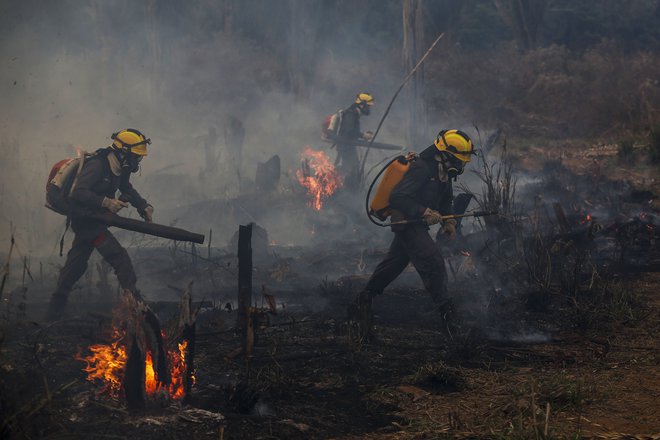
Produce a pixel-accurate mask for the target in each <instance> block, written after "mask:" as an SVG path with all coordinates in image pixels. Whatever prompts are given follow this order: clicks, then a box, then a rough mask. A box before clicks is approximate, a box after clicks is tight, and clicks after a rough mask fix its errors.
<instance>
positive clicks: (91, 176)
mask: <svg viewBox="0 0 660 440" xmlns="http://www.w3.org/2000/svg"><path fill="white" fill-rule="evenodd" d="M108 154H112V153H111V150H109V149H107V148H106V149H100V150H98V151H97V152H96V153H95V154H94V155H92V156H91V157H89V158H87V159H86V161H85V164H84V165H83V168H82V170H81V172H80V175H79V176H78V180H77V181H76V184H75V187H74V188H73V189H72V191H71V194H70V195H69V201H70V202H71V205H72V206H73V216H80V215H84V213H86V212H89V211H92V212H101V211H103V209H104V208H103V207H102V206H101V204H102V203H103V198H104V197H108V198H114V197H115V196H116V194H117V191H118V190H119V191H120V192H121V194H122V199H123V200H127V201H128V202H129V203H130V204H131V205H133V206H134V207H135V208H136V209H137V210H138V211H142V210H144V209H145V208H146V207H147V205H148V203H147V201H146V200H145V199H143V198H142V196H140V194H139V193H138V192H137V191H136V190H135V188H133V185H131V183H130V182H129V180H128V178H127V177H128V176H125V177H124V178H122V176H121V175H120V176H116V175H115V174H114V173H113V172H112V170H111V168H110V163H109V162H108Z"/></svg>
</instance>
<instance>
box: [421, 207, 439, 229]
mask: <svg viewBox="0 0 660 440" xmlns="http://www.w3.org/2000/svg"><path fill="white" fill-rule="evenodd" d="M422 220H424V223H426V224H427V225H429V226H431V225H435V224H437V223H440V222H441V221H442V214H440V213H439V212H438V211H436V210H434V209H431V208H426V210H425V211H424V214H422Z"/></svg>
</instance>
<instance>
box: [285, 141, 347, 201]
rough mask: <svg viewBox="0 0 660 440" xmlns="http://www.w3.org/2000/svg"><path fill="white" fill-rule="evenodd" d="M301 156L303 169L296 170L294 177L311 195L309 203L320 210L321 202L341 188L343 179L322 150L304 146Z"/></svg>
mask: <svg viewBox="0 0 660 440" xmlns="http://www.w3.org/2000/svg"><path fill="white" fill-rule="evenodd" d="M301 158H302V160H303V169H302V170H297V171H296V177H297V178H298V182H300V184H301V185H302V186H304V187H305V188H307V194H308V195H309V196H310V197H311V200H310V201H309V205H310V206H311V207H313V208H314V209H316V210H317V211H320V210H321V206H323V202H324V201H325V200H326V199H327V198H328V197H330V196H331V195H332V194H333V193H334V192H335V191H337V189H338V188H341V187H342V185H343V184H344V181H343V179H342V177H341V176H340V175H339V173H338V172H337V170H336V169H335V167H334V165H333V164H332V162H330V158H329V157H328V155H327V154H325V153H324V152H323V151H315V150H312V149H311V148H309V147H305V149H304V150H303V152H302V153H301Z"/></svg>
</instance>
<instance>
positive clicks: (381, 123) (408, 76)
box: [360, 32, 445, 181]
mask: <svg viewBox="0 0 660 440" xmlns="http://www.w3.org/2000/svg"><path fill="white" fill-rule="evenodd" d="M444 36H445V34H444V32H443V33H441V34H440V35H439V36H438V38H436V39H435V41H434V42H433V44H431V46H429V48H428V49H427V50H426V52H425V53H424V55H422V57H421V58H420V59H419V61H417V64H416V65H415V67H413V69H412V70H411V71H410V72H408V75H406V77H405V78H404V79H403V81H402V82H401V85H400V86H399V88H398V89H397V90H396V92H395V93H394V96H392V99H391V100H390V103H389V104H388V106H387V108H386V109H385V113H384V114H383V117H382V118H380V122H378V127H376V131H375V132H374V135H373V136H372V137H371V139H370V141H369V143H370V144H373V143H374V141H375V140H376V136H378V132H379V131H380V128H381V127H382V126H383V122H385V118H386V117H387V115H388V114H389V113H390V109H391V108H392V104H394V101H395V100H396V98H397V96H399V93H400V92H401V90H402V89H403V87H404V86H405V85H406V83H407V82H408V81H409V80H410V78H412V77H413V75H414V74H415V72H417V69H419V66H421V65H422V63H423V62H424V60H426V57H428V56H429V54H430V53H431V51H432V50H433V48H434V47H435V45H436V44H438V41H440V39H441V38H442V37H444ZM370 149H371V145H370V146H369V147H367V151H365V152H364V156H363V157H362V164H360V181H361V180H362V177H363V176H364V166H365V164H366V163H367V156H368V155H369V150H370Z"/></svg>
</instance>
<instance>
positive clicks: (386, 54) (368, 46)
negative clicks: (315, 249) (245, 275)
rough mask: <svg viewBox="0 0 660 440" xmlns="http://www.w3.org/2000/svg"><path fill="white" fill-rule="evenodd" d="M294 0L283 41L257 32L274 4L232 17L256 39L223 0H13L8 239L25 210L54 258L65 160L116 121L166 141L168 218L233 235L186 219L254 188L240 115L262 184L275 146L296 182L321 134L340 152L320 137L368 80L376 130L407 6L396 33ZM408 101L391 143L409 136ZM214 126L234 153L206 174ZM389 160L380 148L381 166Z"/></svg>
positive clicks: (163, 176) (153, 163)
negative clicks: (231, 132)
mask: <svg viewBox="0 0 660 440" xmlns="http://www.w3.org/2000/svg"><path fill="white" fill-rule="evenodd" d="M281 3H282V4H283V5H284V6H287V5H288V6H289V8H284V10H282V11H280V12H279V14H278V16H276V17H269V18H270V19H271V20H273V21H279V22H281V23H282V25H281V26H280V27H279V29H281V30H282V34H273V35H269V36H268V38H270V39H273V41H275V40H282V39H284V40H285V41H288V42H289V43H288V47H289V51H288V52H287V53H280V52H278V50H279V49H276V45H273V46H272V47H269V46H268V45H267V44H265V45H264V44H261V45H258V44H256V43H255V41H254V40H255V39H256V37H257V36H259V37H261V36H260V35H258V34H259V32H266V30H264V29H266V28H261V27H260V26H259V23H260V21H263V20H264V19H265V16H264V14H266V13H267V12H268V11H265V10H264V7H265V4H263V3H261V2H247V3H245V5H241V6H240V7H238V6H236V10H235V11H234V12H235V14H234V16H233V20H234V21H233V23H232V24H231V26H233V29H234V30H236V29H237V27H239V26H248V27H249V29H250V32H252V33H254V34H255V38H254V39H251V38H250V37H249V35H250V32H245V29H243V31H244V32H240V33H239V32H231V31H230V29H229V27H230V25H229V24H227V23H226V22H225V23H223V19H224V20H226V19H227V18H226V15H223V11H222V8H221V6H216V5H214V4H212V3H207V2H193V3H186V5H183V3H182V4H178V3H176V2H149V1H147V2H128V1H115V2H109V3H106V2H87V3H83V4H80V3H78V2H66V1H62V2H54V3H49V4H47V5H44V4H41V3H39V2H6V3H5V4H4V6H2V7H1V8H2V16H3V17H4V18H3V19H2V22H3V30H2V42H1V43H0V94H1V95H2V96H3V102H4V105H3V106H2V109H1V110H0V127H2V133H3V136H2V145H1V153H0V154H1V155H2V165H1V166H2V176H3V177H2V181H1V187H0V191H1V195H2V197H1V202H0V203H1V206H0V212H1V217H0V221H1V222H2V224H3V227H2V228H1V229H0V242H4V243H6V242H8V239H9V223H10V222H12V223H13V225H14V226H15V227H16V237H17V240H18V241H19V242H20V243H21V246H22V248H23V249H24V250H26V251H29V252H31V253H32V254H33V255H45V256H48V255H52V254H53V252H54V249H55V247H56V243H57V242H58V239H59V236H60V234H61V232H62V230H63V223H64V221H63V218H62V217H60V216H58V215H57V214H54V213H51V212H49V211H48V210H47V209H45V208H44V206H43V203H44V187H45V180H46V177H47V174H48V171H49V170H50V167H51V166H52V165H53V164H54V163H55V162H56V161H58V160H60V159H62V158H66V157H72V156H74V155H75V151H76V149H77V148H80V149H83V150H85V151H94V150H95V149H97V148H102V147H105V146H107V145H109V144H110V142H111V141H110V134H111V133H112V132H114V131H117V130H119V129H121V128H125V127H133V128H138V129H140V130H141V131H143V132H144V133H145V134H146V135H147V136H148V137H150V138H151V139H152V141H153V144H152V145H151V146H150V149H149V156H148V157H147V158H146V160H145V161H143V168H142V171H141V173H140V174H139V175H134V177H133V179H132V181H133V183H134V186H135V187H136V188H138V190H140V191H141V192H142V194H143V196H145V197H146V198H147V199H148V200H149V201H150V202H151V203H152V204H153V205H154V206H155V207H156V219H157V221H159V222H161V223H165V224H168V223H171V222H173V221H175V220H177V219H182V220H180V221H181V223H178V224H177V225H178V226H181V227H190V228H202V229H203V230H207V229H208V228H211V227H212V228H214V230H215V233H216V238H218V239H219V240H220V241H219V243H221V242H222V240H223V238H226V237H223V234H224V235H225V236H230V235H231V234H233V232H234V230H235V229H236V225H235V224H232V225H219V224H215V222H214V219H213V218H208V219H204V218H197V219H196V221H195V222H194V223H195V224H190V225H189V224H184V223H183V221H184V220H185V219H186V218H191V217H194V215H193V216H191V215H189V214H190V213H188V212H186V207H187V206H189V205H191V204H193V203H195V202H199V201H201V200H207V199H226V198H229V197H234V196H236V195H237V194H238V184H237V178H236V177H235V170H233V169H231V167H230V166H228V165H227V164H228V161H229V158H230V155H231V152H230V151H229V150H228V149H227V147H226V145H225V142H224V131H225V129H226V128H227V125H228V120H229V118H230V117H235V118H238V119H239V120H240V121H242V123H243V125H244V127H245V131H246V135H245V143H244V148H243V161H242V167H241V169H240V174H241V176H242V178H243V180H244V181H245V182H247V184H248V185H249V183H250V181H251V180H252V181H253V180H254V176H255V172H256V166H257V162H265V161H266V160H267V159H268V158H269V157H271V156H272V155H275V154H278V155H279V156H280V157H281V160H282V169H283V173H284V174H283V176H282V180H281V185H282V186H283V187H286V186H287V185H288V186H294V185H295V182H294V181H293V175H294V174H293V172H289V171H290V170H295V169H296V168H297V167H298V166H299V164H300V158H299V153H300V152H301V151H302V149H303V147H304V146H305V145H310V146H312V147H314V148H324V149H325V150H326V151H327V152H328V154H329V155H330V156H331V157H332V158H334V155H335V153H334V151H331V150H329V149H328V145H327V144H325V145H324V144H322V143H321V141H320V139H319V128H320V123H321V121H322V120H323V118H324V117H325V116H326V115H327V114H330V113H332V112H333V111H335V110H337V109H339V108H343V107H346V106H347V105H348V104H350V103H351V102H352V100H353V97H354V95H355V93H356V92H358V91H360V90H367V91H369V92H370V93H372V94H373V95H374V96H375V97H376V107H375V109H374V112H373V114H372V115H371V116H370V117H368V118H365V119H364V120H363V129H371V130H374V129H375V126H376V124H377V122H378V119H379V118H380V117H381V116H382V114H383V111H384V108H385V106H386V104H387V101H388V100H389V99H390V97H391V96H392V93H393V91H394V90H395V89H396V87H397V86H398V84H399V82H400V80H401V78H402V77H403V74H404V72H403V70H402V68H401V62H400V43H399V42H400V39H398V38H394V37H396V36H397V35H396V33H397V32H398V31H397V30H396V27H397V26H399V21H400V20H398V17H397V15H393V21H392V22H393V29H394V31H393V34H394V36H392V35H385V36H383V35H382V33H374V32H371V30H370V29H369V25H368V24H367V25H364V23H365V21H366V22H368V20H366V19H365V16H364V14H353V15H351V14H347V15H346V17H347V18H346V19H345V20H344V23H343V25H342V26H341V27H340V28H336V29H326V28H324V27H323V26H322V20H321V18H322V17H323V16H324V14H323V12H322V11H318V10H315V9H318V8H317V6H320V7H323V8H327V9H328V11H327V13H328V14H333V13H338V12H337V11H333V10H334V9H336V8H334V7H333V5H332V2H320V3H318V4H317V5H305V4H300V5H298V4H297V3H296V2H292V3H291V4H289V3H290V2H281ZM294 6H295V8H293V7H294ZM182 8H185V11H184V9H182ZM291 8H293V9H291ZM239 9H240V11H239ZM272 9H273V8H272V5H271V6H270V7H269V8H268V10H269V11H270V10H272ZM359 10H360V11H363V10H364V8H359ZM292 11H294V12H292ZM360 11H358V12H360ZM183 12H185V14H184V13H183ZM225 12H226V11H225ZM363 12H366V11H363ZM392 13H393V14H394V13H396V14H398V13H399V11H393V12H392ZM223 17H224V18H223ZM309 17H313V18H314V20H316V21H315V22H314V21H312V22H310V20H309ZM268 29H271V30H272V29H274V27H272V26H271V27H270V28H268ZM275 29H276V28H275ZM328 32H330V34H327V33H328ZM246 35H247V36H246ZM267 41H268V40H267ZM277 47H279V45H278V46H277ZM400 99H403V98H400ZM402 102H403V101H401V102H399V103H398V104H397V105H395V107H394V109H393V111H392V113H391V115H390V116H389V117H388V120H387V121H386V124H385V125H384V127H383V129H382V130H381V134H380V135H379V140H382V141H385V142H391V143H403V141H404V139H403V135H404V133H403V130H402V128H401V126H402V123H403V119H404V116H403V114H402V111H401V103H402ZM434 130H435V129H434ZM212 132H215V134H216V135H217V139H216V140H215V142H213V145H212V146H211V148H212V149H213V152H214V153H215V155H216V156H215V157H218V158H219V166H218V168H217V170H216V171H217V172H216V173H215V175H214V176H212V177H207V178H206V179H204V180H202V179H200V173H203V171H204V169H205V167H206V166H207V165H208V164H207V163H206V162H207V157H206V156H205V155H206V151H205V142H206V141H207V140H208V137H209V133H212ZM383 157H385V155H384V154H382V153H379V152H375V153H374V152H372V154H371V155H370V163H376V162H377V161H379V160H381V159H382V158H383ZM287 179H289V180H290V181H288V180H287ZM359 197H362V196H361V195H360V196H359ZM218 214H220V213H218ZM131 215H132V216H135V213H134V212H133V213H132V214H131ZM223 226H224V231H223ZM283 226H285V225H283ZM265 227H267V228H268V229H270V228H271V227H273V228H274V229H275V230H277V229H278V228H277V225H265ZM283 239H284V240H286V241H291V240H292V239H293V238H292V237H284V238H283Z"/></svg>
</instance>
